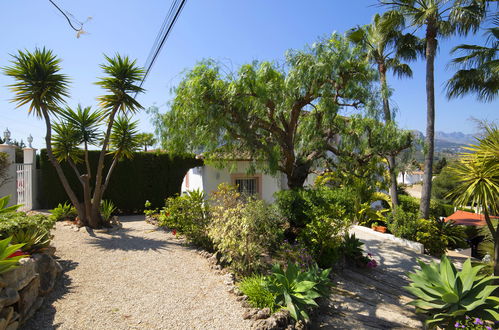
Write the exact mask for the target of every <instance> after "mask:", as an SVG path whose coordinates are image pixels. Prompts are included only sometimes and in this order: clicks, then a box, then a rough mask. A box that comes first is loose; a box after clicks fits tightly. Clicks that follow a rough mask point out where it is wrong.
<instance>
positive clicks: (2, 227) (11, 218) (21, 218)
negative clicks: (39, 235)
mask: <svg viewBox="0 0 499 330" xmlns="http://www.w3.org/2000/svg"><path fill="white" fill-rule="evenodd" d="M54 225H55V219H53V218H51V217H47V216H46V215H43V214H36V215H27V214H26V213H24V212H9V213H4V214H0V239H4V238H7V237H10V236H12V235H14V234H15V233H16V232H18V231H21V230H29V229H40V230H43V231H45V232H50V230H51V229H52V228H53V227H54Z"/></svg>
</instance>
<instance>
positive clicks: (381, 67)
mask: <svg viewBox="0 0 499 330" xmlns="http://www.w3.org/2000/svg"><path fill="white" fill-rule="evenodd" d="M378 71H379V79H380V82H381V95H382V97H383V114H384V117H385V123H389V122H391V121H392V114H391V112H390V103H389V100H388V83H387V82H386V66H385V64H384V63H382V62H379V63H378ZM387 160H388V171H389V172H390V198H391V199H392V206H393V209H395V207H397V206H398V205H399V198H398V194H397V174H396V173H395V167H396V162H395V156H393V155H389V156H388V157H387Z"/></svg>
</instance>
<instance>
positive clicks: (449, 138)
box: [435, 131, 475, 145]
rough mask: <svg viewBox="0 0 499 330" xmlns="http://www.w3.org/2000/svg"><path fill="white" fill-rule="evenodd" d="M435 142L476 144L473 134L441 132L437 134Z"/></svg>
mask: <svg viewBox="0 0 499 330" xmlns="http://www.w3.org/2000/svg"><path fill="white" fill-rule="evenodd" d="M435 140H442V141H446V142H452V143H457V144H461V145H463V144H464V145H466V144H471V143H474V142H475V138H474V137H473V134H464V133H463V132H452V133H445V132H441V131H437V132H435Z"/></svg>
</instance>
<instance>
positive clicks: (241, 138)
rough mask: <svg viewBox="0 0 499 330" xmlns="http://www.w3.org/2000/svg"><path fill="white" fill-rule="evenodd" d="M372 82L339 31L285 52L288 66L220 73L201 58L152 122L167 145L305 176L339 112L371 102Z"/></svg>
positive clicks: (330, 137) (328, 140)
mask: <svg viewBox="0 0 499 330" xmlns="http://www.w3.org/2000/svg"><path fill="white" fill-rule="evenodd" d="M284 68H285V69H284ZM374 79H375V72H374V71H373V70H372V69H371V68H370V67H369V65H368V63H366V61H365V60H364V58H363V56H362V52H361V50H360V48H358V47H352V46H351V44H350V42H349V41H348V40H346V38H343V37H341V36H339V35H333V36H331V38H330V39H329V40H320V41H319V42H317V43H316V44H314V45H312V46H310V47H308V48H306V49H305V50H301V51H290V52H288V53H287V54H286V63H285V65H279V64H277V63H270V62H253V63H251V64H246V65H243V66H242V67H240V68H239V70H238V71H237V72H235V73H228V74H225V73H223V70H222V68H221V66H220V65H218V64H217V63H215V62H213V61H204V62H201V63H199V64H198V65H197V66H196V67H194V68H193V69H192V70H190V71H189V72H188V73H187V74H186V76H185V77H184V79H183V80H182V82H181V83H180V84H179V85H178V87H177V88H176V90H175V99H174V101H173V103H172V110H171V111H170V112H168V113H166V114H157V116H156V118H155V126H156V129H157V132H158V133H159V135H160V137H161V142H162V146H163V147H164V148H165V149H168V150H175V151H180V152H185V151H192V152H198V151H199V150H203V151H204V153H205V154H210V153H211V154H215V155H216V154H219V153H218V151H220V149H222V151H223V152H224V155H225V156H226V157H227V158H231V157H236V156H237V155H240V154H241V153H244V154H247V155H249V157H252V158H253V159H258V160H261V159H264V160H265V161H264V162H259V163H258V164H257V166H258V167H260V168H263V169H265V170H266V171H268V172H270V173H275V172H276V171H282V172H284V173H286V174H288V175H289V176H293V175H298V174H293V173H301V178H303V177H304V176H305V175H306V174H308V173H309V172H310V170H311V168H312V167H313V166H316V162H317V161H318V160H319V159H322V158H324V157H326V152H327V150H328V146H330V145H333V144H334V142H335V141H334V139H335V134H336V133H337V131H338V129H337V126H338V124H337V122H336V119H337V117H338V111H340V110H342V109H359V110H361V109H362V110H363V109H366V108H372V107H373V104H374V103H375V102H374V101H373V99H374V98H375V96H376V92H375V91H373V88H372V87H373V86H372V83H373V81H374ZM290 141H292V143H290ZM221 146H223V148H222V147H221ZM297 181H300V180H299V179H298V180H297ZM298 185H300V183H298Z"/></svg>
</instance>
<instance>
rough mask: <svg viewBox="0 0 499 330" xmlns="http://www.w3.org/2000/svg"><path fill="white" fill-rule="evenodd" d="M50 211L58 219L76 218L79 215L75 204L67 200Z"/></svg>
mask: <svg viewBox="0 0 499 330" xmlns="http://www.w3.org/2000/svg"><path fill="white" fill-rule="evenodd" d="M49 212H50V213H51V214H52V218H54V219H55V220H56V221H61V220H74V219H75V218H76V216H77V215H78V212H76V209H75V208H74V206H72V205H71V204H70V203H68V202H65V203H64V204H62V203H59V204H58V205H57V207H56V208H53V209H52V210H49Z"/></svg>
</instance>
